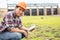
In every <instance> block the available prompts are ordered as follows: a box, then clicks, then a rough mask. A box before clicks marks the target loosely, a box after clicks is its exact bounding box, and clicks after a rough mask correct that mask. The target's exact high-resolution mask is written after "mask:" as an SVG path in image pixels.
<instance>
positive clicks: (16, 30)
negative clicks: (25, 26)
mask: <svg viewBox="0 0 60 40" xmlns="http://www.w3.org/2000/svg"><path fill="white" fill-rule="evenodd" d="M11 32H19V33H22V34H24V35H25V38H28V32H26V31H25V30H20V29H19V28H12V29H11Z"/></svg>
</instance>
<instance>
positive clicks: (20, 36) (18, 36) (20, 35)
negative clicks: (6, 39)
mask: <svg viewBox="0 0 60 40" xmlns="http://www.w3.org/2000/svg"><path fill="white" fill-rule="evenodd" d="M12 35H13V38H14V37H15V38H22V34H21V33H18V32H14V33H12Z"/></svg>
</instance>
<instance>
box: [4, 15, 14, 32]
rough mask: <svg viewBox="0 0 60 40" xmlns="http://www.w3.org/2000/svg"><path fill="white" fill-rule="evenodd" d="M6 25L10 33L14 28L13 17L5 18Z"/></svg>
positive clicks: (7, 16)
mask: <svg viewBox="0 0 60 40" xmlns="http://www.w3.org/2000/svg"><path fill="white" fill-rule="evenodd" d="M5 24H6V27H7V30H8V31H10V30H11V28H13V27H14V23H13V18H12V15H6V16H5Z"/></svg>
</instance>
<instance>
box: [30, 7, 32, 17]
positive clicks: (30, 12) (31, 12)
mask: <svg viewBox="0 0 60 40" xmlns="http://www.w3.org/2000/svg"><path fill="white" fill-rule="evenodd" d="M30 16H32V9H31V8H30Z"/></svg>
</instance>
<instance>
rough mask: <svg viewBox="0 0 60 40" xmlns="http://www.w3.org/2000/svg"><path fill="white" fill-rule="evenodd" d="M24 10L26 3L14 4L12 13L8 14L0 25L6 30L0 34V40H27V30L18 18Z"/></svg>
mask: <svg viewBox="0 0 60 40" xmlns="http://www.w3.org/2000/svg"><path fill="white" fill-rule="evenodd" d="M25 10H26V3H25V2H19V3H17V4H16V6H15V9H14V11H10V12H8V13H7V14H6V15H5V16H4V18H3V21H2V24H3V25H4V26H6V27H7V28H6V29H5V30H4V31H3V32H2V33H0V39H1V40H20V39H21V38H23V37H25V38H28V32H27V28H26V27H24V26H23V25H22V23H21V19H20V18H19V17H20V16H21V15H22V14H23V12H24V11H25Z"/></svg>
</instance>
